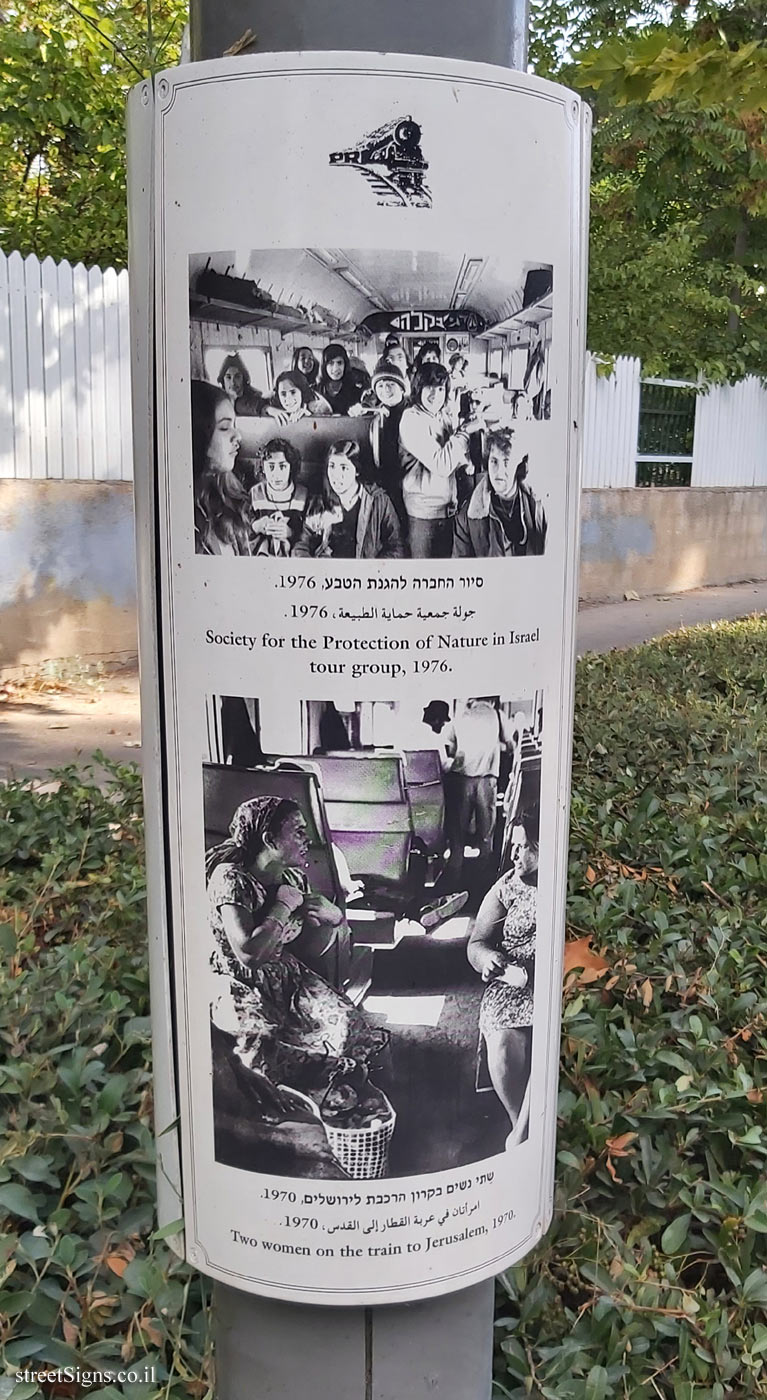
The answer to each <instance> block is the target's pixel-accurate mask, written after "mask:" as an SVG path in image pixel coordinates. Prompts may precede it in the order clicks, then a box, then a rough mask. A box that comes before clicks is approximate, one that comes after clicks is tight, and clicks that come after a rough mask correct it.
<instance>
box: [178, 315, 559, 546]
mask: <svg viewBox="0 0 767 1400" xmlns="http://www.w3.org/2000/svg"><path fill="white" fill-rule="evenodd" d="M467 368H468V362H467V361H466V360H465V358H464V357H463V356H461V355H459V354H457V355H454V356H452V358H451V361H450V366H449V368H448V367H446V366H445V365H443V364H442V363H441V358H440V347H439V344H438V343H437V342H436V341H426V342H425V343H424V344H423V345H422V346H421V347H420V349H419V351H418V354H417V356H416V359H415V361H414V363H413V365H412V366H410V365H409V364H408V362H407V358H406V356H405V352H404V349H403V347H402V345H401V344H400V343H399V341H398V340H397V338H396V337H393V336H390V337H388V338H387V341H386V342H385V344H384V348H383V355H382V357H381V359H380V360H379V361H378V363H377V365H376V367H375V369H374V371H373V374H372V376H368V375H367V372H366V371H365V370H364V368H362V367H361V366H360V367H358V366H356V365H353V364H352V363H351V362H350V360H349V357H348V355H347V354H346V351H345V350H344V348H343V346H341V345H336V344H333V345H329V346H327V347H326V348H325V350H324V351H323V355H322V364H321V365H320V364H319V363H318V362H317V360H316V357H315V355H314V352H313V351H312V350H310V349H309V348H308V347H306V346H304V347H301V348H299V349H297V350H296V352H295V355H294V367H293V369H291V370H286V371H284V372H283V373H282V374H280V375H278V377H277V381H276V384H275V393H274V397H273V399H272V400H270V401H268V400H265V399H263V398H262V397H261V396H260V395H258V394H257V393H256V391H255V390H254V389H253V387H252V385H251V383H250V378H249V376H248V373H247V369H246V367H245V365H244V363H243V361H242V359H241V358H240V356H238V355H229V356H227V358H226V360H225V361H224V363H223V365H222V367H221V371H220V374H219V387H218V388H217V387H216V386H215V385H212V384H209V383H206V382H204V381H201V380H194V381H193V382H192V421H193V466H194V483H195V494H194V499H195V537H196V547H197V550H198V552H200V553H205V554H251V555H266V556H277V557H282V556H286V555H291V554H292V555H297V556H299V557H313V558H336V559H355V558H356V559H399V558H403V557H405V556H408V555H409V556H411V557H412V558H416V559H425V558H441V559H446V558H450V557H452V556H454V555H455V556H459V557H466V556H471V555H475V556H479V557H486V556H490V555H496V554H498V555H505V554H531V553H538V554H540V553H542V552H543V543H544V541H545V530H546V526H545V518H544V516H543V511H542V508H541V507H540V504H539V502H538V501H537V500H536V498H535V497H534V496H533V495H532V492H531V491H530V489H529V487H527V486H526V485H525V478H526V475H527V455H526V453H522V452H521V451H519V452H517V453H516V454H515V443H514V436H515V434H514V431H513V430H512V429H510V428H506V429H501V430H495V431H493V430H491V431H488V423H487V422H486V419H485V418H484V417H480V416H478V415H477V414H475V412H474V410H473V408H472V401H471V394H470V392H469V390H468V389H467V386H466V380H465V375H466V370H467ZM254 414H257V415H258V416H260V417H262V418H272V419H274V421H275V430H276V431H275V437H274V438H272V439H271V440H270V441H269V442H268V443H267V444H266V446H265V448H264V449H263V451H262V454H261V461H260V471H259V480H258V481H257V482H256V483H255V485H254V486H253V487H252V488H251V489H250V490H247V489H246V487H245V485H244V484H243V481H242V479H241V476H240V474H239V473H238V471H235V465H236V463H237V456H238V452H239V447H240V435H239V432H238V429H237V419H238V417H243V416H252V415H254ZM330 415H338V416H343V417H347V418H358V417H362V416H365V417H367V418H369V420H370V425H369V433H370V453H369V457H370V459H371V460H372V464H373V471H372V472H367V471H366V470H365V467H364V461H363V454H362V451H361V448H360V446H359V443H358V442H357V441H356V440H354V439H352V438H351V437H349V436H347V437H343V436H341V435H339V437H338V439H337V440H335V441H333V442H332V443H331V444H330V447H329V449H328V451H327V454H326V457H325V461H324V463H323V472H322V482H321V486H320V489H319V491H317V492H316V493H315V494H314V495H312V496H310V495H309V493H308V492H307V490H306V488H305V486H304V485H303V484H302V483H301V482H300V480H299V478H300V473H301V460H300V456H299V454H298V452H297V450H296V448H295V446H294V445H293V444H292V443H291V442H290V441H288V440H287V438H286V437H282V436H280V435H279V428H280V427H283V428H288V427H289V426H290V425H292V424H295V423H298V422H300V421H301V420H302V419H303V418H315V419H316V418H323V417H328V416H330ZM516 456H518V457H519V460H518V461H517V460H516ZM499 459H500V469H494V463H496V462H497V461H498V460H499ZM483 465H484V466H485V468H486V471H485V472H482V471H481V469H482V466H483ZM477 468H479V470H480V474H479V480H477V481H476V483H475V479H474V478H475V472H476V471H477Z"/></svg>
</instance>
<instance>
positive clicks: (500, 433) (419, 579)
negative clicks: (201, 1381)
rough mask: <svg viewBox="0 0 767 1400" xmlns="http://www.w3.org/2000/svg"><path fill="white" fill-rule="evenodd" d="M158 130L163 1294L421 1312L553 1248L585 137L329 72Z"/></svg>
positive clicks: (247, 81)
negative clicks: (175, 1287) (406, 1305)
mask: <svg viewBox="0 0 767 1400" xmlns="http://www.w3.org/2000/svg"><path fill="white" fill-rule="evenodd" d="M155 104H156V107H155V114H156V115H155V120H156V126H155V211H156V212H155V220H156V241H155V258H156V264H155V265H156V278H157V301H156V326H157V386H156V387H157V440H158V471H157V519H156V522H155V524H156V529H157V540H158V571H159V579H158V580H157V584H158V595H157V596H158V609H159V641H158V648H159V652H160V655H159V656H158V657H157V664H158V673H161V674H162V676H163V684H164V689H163V694H162V704H163V725H164V747H165V762H166V772H165V784H166V786H165V792H166V805H165V811H164V829H165V844H166V861H167V872H168V903H169V909H170V916H171V917H170V924H171V930H172V932H171V934H170V935H169V936H170V937H171V938H172V947H171V948H170V949H169V953H168V964H169V966H171V967H172V976H173V981H172V985H171V987H170V995H171V999H172V1001H173V1004H174V1013H173V1022H172V1031H171V1027H170V1026H169V1027H168V1035H169V1036H170V1035H171V1034H172V1035H173V1036H174V1037H175V1056H176V1059H175V1074H176V1083H177V1086H178V1096H179V1123H180V1139H181V1165H182V1174H183V1197H184V1225H185V1239H186V1250H187V1255H188V1258H189V1259H190V1260H191V1261H193V1262H194V1263H196V1264H197V1265H199V1267H200V1268H202V1269H204V1270H205V1271H207V1272H208V1273H209V1274H211V1275H213V1276H214V1277H215V1278H218V1279H222V1280H224V1281H226V1282H229V1283H232V1284H234V1285H236V1286H237V1287H239V1288H243V1289H246V1290H251V1291H253V1292H260V1293H263V1294H267V1295H270V1296H274V1297H279V1298H285V1299H288V1300H294V1301H314V1302H319V1303H323V1302H324V1303H328V1304H339V1303H341V1304H343V1303H349V1304H352V1303H353V1304H360V1303H366V1304H374V1303H380V1302H386V1301H407V1300H411V1299H418V1298H425V1297H429V1296H433V1295H437V1294H439V1293H444V1292H448V1291H450V1290H453V1289H459V1288H463V1287H466V1286H467V1285H469V1284H471V1283H473V1282H476V1281H478V1280H480V1279H483V1278H487V1277H489V1276H491V1275H492V1274H493V1273H496V1272H498V1271H499V1270H500V1269H502V1268H503V1267H504V1266H506V1265H508V1264H509V1263H511V1262H512V1261H513V1260H515V1259H518V1258H520V1257H521V1256H523V1255H524V1254H525V1253H526V1252H527V1251H528V1250H529V1249H530V1248H531V1247H532V1246H533V1245H534V1244H535V1242H536V1241H537V1240H538V1239H540V1237H541V1235H542V1233H543V1232H544V1230H545V1229H546V1226H547V1222H548V1220H549V1218H550V1214H551V1209H552V1191H553V1162H554V1142H555V1122H556V1092H557V1062H558V1038H559V1012H560V998H561V971H562V946H563V932H564V894H565V871H566V854H567V816H568V796H569V764H570V744H571V714H572V677H573V626H574V616H575V602H576V584H575V579H576V558H577V517H578V499H579V482H578V468H577V451H576V443H577V425H578V418H579V413H580V407H579V405H580V383H581V361H582V346H583V285H584V254H585V211H584V189H585V177H584V170H585V164H586V153H587V147H588V131H587V125H586V116H585V114H584V112H583V110H582V108H581V105H580V103H579V101H578V100H577V98H575V97H574V96H573V95H572V94H571V93H569V92H567V91H565V90H564V89H561V88H557V87H555V86H553V85H551V84H549V83H546V82H543V81H539V80H536V79H533V78H530V77H527V76H525V75H523V74H519V73H514V72H508V71H506V70H502V69H495V68H491V67H486V66H483V65H476V64H469V63H465V64H464V63H458V62H455V63H453V62H447V61H445V60H441V59H439V60H438V59H434V60H427V59H416V58H391V57H390V58H386V57H384V56H380V55H354V54H352V55H349V54H347V55H337V54H335V55H334V54H322V55H312V54H305V55H301V56H290V58H289V59H288V58H287V57H285V56H280V55H267V56H265V57H259V58H253V59H251V58H246V59H241V58H238V59H235V60H231V61H222V62H216V63H204V64H194V65H190V66H188V67H181V68H179V69H177V70H174V71H172V72H169V73H166V74H163V75H161V77H160V78H159V80H158V82H157V84H156V88H155ZM162 1126H163V1125H162V1124H160V1125H158V1128H162Z"/></svg>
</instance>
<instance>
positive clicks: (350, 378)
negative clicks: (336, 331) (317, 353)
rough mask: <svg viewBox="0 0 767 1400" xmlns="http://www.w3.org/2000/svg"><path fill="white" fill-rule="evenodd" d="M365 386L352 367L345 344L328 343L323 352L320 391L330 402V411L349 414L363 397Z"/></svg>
mask: <svg viewBox="0 0 767 1400" xmlns="http://www.w3.org/2000/svg"><path fill="white" fill-rule="evenodd" d="M364 387H365V386H364V384H363V383H362V381H361V379H360V378H359V376H358V375H356V374H355V373H354V370H353V369H352V368H351V366H350V364H349V356H348V355H347V353H346V351H345V350H344V347H343V345H336V344H331V345H326V346H325V349H324V350H323V352H322V374H321V375H320V383H319V392H320V393H321V395H322V397H323V398H324V399H326V400H327V402H328V403H329V405H330V412H331V413H338V414H343V415H344V416H346V415H348V413H349V409H350V408H352V407H353V405H354V404H357V403H359V401H360V399H361V398H362V391H363V389H364Z"/></svg>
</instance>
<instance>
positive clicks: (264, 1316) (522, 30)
mask: <svg viewBox="0 0 767 1400" xmlns="http://www.w3.org/2000/svg"><path fill="white" fill-rule="evenodd" d="M527 28H528V0H472V3H471V4H466V3H465V0H385V3H382V2H381V0H322V3H319V2H318V0H279V3H278V4H275V3H274V0H190V44H191V58H192V60H193V61H195V60H201V59H207V58H220V57H221V56H222V55H223V53H224V52H225V50H227V49H229V48H230V47H231V46H232V45H233V44H236V43H237V41H238V40H241V39H242V37H243V35H244V34H245V33H246V31H247V30H251V31H252V32H253V36H254V39H253V51H254V52H260V53H265V52H275V53H285V52H294V51H297V50H302V49H303V50H336V51H337V50H341V51H344V50H349V51H357V52H385V53H413V54H424V55H431V56H439V57H443V58H458V59H469V60H474V61H476V62H484V63H495V64H501V65H504V66H506V67H509V68H517V69H525V68H526V66H527ZM493 1295H494V1287H493V1281H492V1279H490V1280H488V1281H487V1282H486V1283H481V1284H478V1285H476V1286H475V1287H474V1288H469V1289H465V1290H463V1291H462V1292H460V1293H453V1294H450V1295H448V1296H447V1297H444V1298H437V1299H435V1300H431V1301H428V1302H421V1303H411V1304H407V1305H404V1306H402V1305H400V1306H392V1307H378V1308H326V1307H316V1308H312V1307H300V1306H296V1305H293V1304H288V1303H278V1302H273V1301H271V1300H269V1299H265V1298H255V1297H252V1296H250V1295H248V1294H245V1293H240V1292H239V1291H237V1290H235V1289H232V1288H228V1287H226V1286H224V1285H223V1284H216V1285H215V1286H214V1328H215V1343H216V1374H217V1382H216V1394H217V1400H309V1397H310V1396H311V1397H312V1400H434V1397H435V1396H437V1395H438V1396H439V1400H488V1397H489V1396H490V1390H491V1383H492V1382H491V1376H492V1329H493Z"/></svg>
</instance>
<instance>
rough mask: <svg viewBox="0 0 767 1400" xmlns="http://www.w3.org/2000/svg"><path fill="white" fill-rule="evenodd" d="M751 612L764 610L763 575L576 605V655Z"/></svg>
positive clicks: (630, 644) (765, 586)
mask: <svg viewBox="0 0 767 1400" xmlns="http://www.w3.org/2000/svg"><path fill="white" fill-rule="evenodd" d="M753 612H767V580H765V581H763V582H761V583H733V584H729V585H727V586H726V587H723V588H695V589H693V591H692V592H691V593H673V594H670V595H669V596H664V597H660V598H641V599H640V600H639V602H634V603H596V604H592V605H590V606H587V607H583V608H581V611H580V613H579V614H578V654H579V656H582V655H583V654H584V653H585V652H587V651H612V650H613V649H614V648H615V647H633V646H637V645H638V644H639V643H640V642H646V641H649V639H650V637H660V636H662V635H663V633H664V632H676V631H677V630H678V629H679V628H680V627H695V626H697V624H698V623H699V622H715V621H717V620H718V619H721V618H733V617H747V616H748V614H749V613H753Z"/></svg>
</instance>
